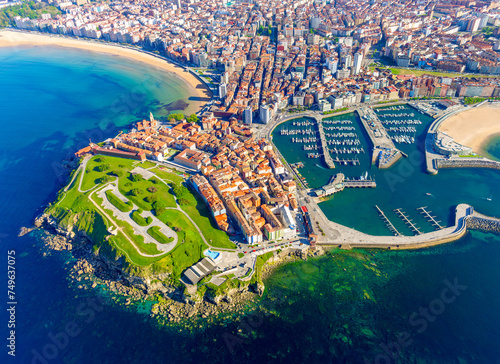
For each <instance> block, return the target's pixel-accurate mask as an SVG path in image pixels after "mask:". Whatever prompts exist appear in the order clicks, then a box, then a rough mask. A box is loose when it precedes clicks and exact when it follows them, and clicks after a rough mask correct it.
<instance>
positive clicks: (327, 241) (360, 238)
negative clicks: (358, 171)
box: [306, 199, 500, 250]
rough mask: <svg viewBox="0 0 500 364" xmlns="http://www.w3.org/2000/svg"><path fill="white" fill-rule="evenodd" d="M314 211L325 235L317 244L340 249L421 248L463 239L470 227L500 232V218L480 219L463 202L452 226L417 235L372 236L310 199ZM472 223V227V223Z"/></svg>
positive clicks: (470, 207) (313, 220)
mask: <svg viewBox="0 0 500 364" xmlns="http://www.w3.org/2000/svg"><path fill="white" fill-rule="evenodd" d="M306 206H307V209H308V210H309V211H312V212H314V214H311V218H312V224H313V226H315V225H317V224H316V222H318V223H319V225H318V226H320V227H321V228H322V229H323V231H324V235H323V234H318V241H317V244H318V245H327V246H336V247H339V248H341V249H352V248H379V249H391V250H392V249H396V250H398V249H420V248H426V247H430V246H434V245H439V244H444V243H448V242H451V241H455V240H458V239H460V238H461V237H462V236H464V235H465V233H466V232H467V229H468V228H471V229H475V228H476V229H478V228H484V229H488V231H495V232H497V233H500V221H499V220H497V219H494V218H490V217H488V216H485V217H482V218H477V217H476V215H477V213H475V212H474V209H473V208H472V206H470V205H466V204H460V205H458V206H457V207H456V209H455V223H454V225H453V226H450V227H446V228H444V229H441V230H437V231H432V232H428V233H424V234H419V235H414V236H403V235H400V236H391V235H386V236H378V235H369V234H365V233H363V232H360V231H357V230H355V229H352V228H350V227H347V226H344V225H341V224H338V223H336V222H333V221H330V220H328V219H327V218H326V216H325V215H324V213H323V212H322V211H321V209H320V208H319V206H318V205H317V204H316V203H315V202H314V200H312V199H310V201H308V202H307V203H306ZM469 225H470V226H469Z"/></svg>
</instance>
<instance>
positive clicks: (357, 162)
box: [333, 157, 361, 166]
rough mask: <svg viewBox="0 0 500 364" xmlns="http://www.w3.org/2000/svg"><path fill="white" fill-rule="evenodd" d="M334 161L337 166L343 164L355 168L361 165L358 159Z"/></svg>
mask: <svg viewBox="0 0 500 364" xmlns="http://www.w3.org/2000/svg"><path fill="white" fill-rule="evenodd" d="M333 161H334V162H335V163H337V164H341V165H344V166H346V165H348V164H352V165H353V166H356V165H360V164H361V163H360V162H359V159H358V158H355V159H340V158H338V157H337V158H335V159H333Z"/></svg>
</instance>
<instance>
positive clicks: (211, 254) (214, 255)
mask: <svg viewBox="0 0 500 364" xmlns="http://www.w3.org/2000/svg"><path fill="white" fill-rule="evenodd" d="M205 255H206V256H207V257H210V258H212V259H213V260H216V259H217V258H218V257H219V255H220V253H218V252H213V251H211V250H210V249H207V250H205Z"/></svg>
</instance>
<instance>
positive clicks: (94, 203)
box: [88, 191, 165, 261]
mask: <svg viewBox="0 0 500 364" xmlns="http://www.w3.org/2000/svg"><path fill="white" fill-rule="evenodd" d="M95 192H96V191H93V192H92V193H90V195H89V196H88V198H89V200H90V201H91V202H92V204H93V205H94V206H95V207H96V208H97V209H98V210H99V212H100V213H101V214H102V215H103V216H104V217H106V218H107V219H108V220H109V221H110V222H111V223H113V224H114V222H113V219H112V218H111V217H109V215H108V214H107V213H106V211H104V210H103V209H102V208H101V207H100V206H99V204H97V203H96V202H95V201H94V200H93V199H92V195H93V194H94V193H95ZM114 225H115V227H116V229H117V231H121V233H122V234H123V236H125V239H127V240H128V242H129V243H130V244H131V245H132V246H133V247H134V249H135V250H136V251H137V253H138V254H139V255H142V256H143V257H146V258H156V257H161V256H163V255H165V252H163V253H160V254H145V253H143V252H141V250H140V249H139V248H138V247H137V245H135V243H134V242H133V241H132V240H131V239H130V238H129V237H128V235H127V234H126V233H125V232H124V231H123V228H122V227H120V226H118V225H116V224H114ZM117 248H118V249H120V250H121V251H122V252H123V253H124V254H125V255H126V256H127V258H128V259H129V260H130V261H133V260H132V258H131V257H130V256H129V255H128V254H127V252H126V251H124V250H123V249H121V248H119V247H117Z"/></svg>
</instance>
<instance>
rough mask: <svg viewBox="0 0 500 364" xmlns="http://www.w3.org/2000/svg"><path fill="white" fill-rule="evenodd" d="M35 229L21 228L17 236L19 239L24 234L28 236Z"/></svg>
mask: <svg viewBox="0 0 500 364" xmlns="http://www.w3.org/2000/svg"><path fill="white" fill-rule="evenodd" d="M34 229H35V228H34V227H33V228H27V227H24V226H23V227H22V228H21V230H20V231H19V234H18V235H17V236H19V237H21V236H24V235H26V234H29V233H30V232H32V231H33V230H34Z"/></svg>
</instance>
